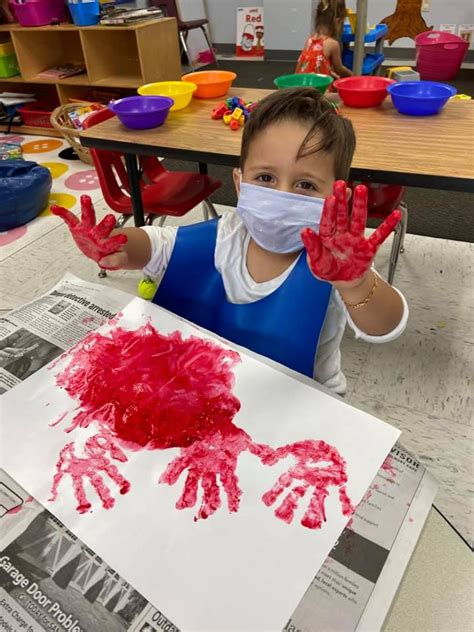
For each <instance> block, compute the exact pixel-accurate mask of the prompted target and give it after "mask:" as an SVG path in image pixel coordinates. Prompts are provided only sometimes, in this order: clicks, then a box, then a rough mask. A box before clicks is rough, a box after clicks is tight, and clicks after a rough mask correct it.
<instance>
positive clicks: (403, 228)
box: [388, 202, 408, 285]
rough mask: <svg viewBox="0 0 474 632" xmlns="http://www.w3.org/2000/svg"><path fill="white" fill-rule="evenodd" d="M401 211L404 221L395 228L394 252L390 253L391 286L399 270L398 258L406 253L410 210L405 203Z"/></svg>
mask: <svg viewBox="0 0 474 632" xmlns="http://www.w3.org/2000/svg"><path fill="white" fill-rule="evenodd" d="M400 211H401V212H402V219H401V221H400V223H399V224H398V225H397V227H396V228H395V231H394V235H393V242H392V250H391V252H390V266H389V268H388V282H389V283H390V285H392V284H393V279H394V277H395V270H396V269H397V263H398V257H399V255H400V253H401V252H404V248H403V241H404V239H405V234H406V232H407V224H408V208H407V206H406V204H404V203H403V202H402V203H401V204H400Z"/></svg>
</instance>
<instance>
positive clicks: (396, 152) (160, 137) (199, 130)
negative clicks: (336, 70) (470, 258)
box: [81, 88, 474, 191]
mask: <svg viewBox="0 0 474 632" xmlns="http://www.w3.org/2000/svg"><path fill="white" fill-rule="evenodd" d="M270 92H271V91H270V90H258V89H246V88H235V89H232V90H231V91H230V93H229V96H240V97H242V98H244V99H246V100H252V101H254V100H259V99H262V98H263V97H264V96H266V95H267V94H270ZM220 101H222V99H193V100H192V102H191V104H190V106H189V107H187V108H185V109H184V110H179V111H177V112H172V113H171V114H170V115H169V117H168V119H167V121H166V123H165V125H164V126H163V127H160V128H157V129H151V130H141V131H136V130H128V129H126V128H125V127H123V126H122V125H121V123H120V122H119V121H118V119H117V118H113V119H110V120H108V121H105V122H104V123H101V124H99V125H97V126H94V127H93V128H91V129H89V130H87V131H85V132H83V133H82V134H81V141H82V143H83V145H85V146H87V147H97V148H102V149H116V150H117V151H121V152H124V153H132V154H155V155H159V156H161V157H164V158H174V159H177V160H190V161H194V162H202V163H210V164H221V165H229V166H236V165H237V164H238V157H239V154H240V142H241V136H242V133H241V131H236V132H233V131H231V130H230V129H229V128H227V127H226V126H225V125H224V124H223V122H222V121H215V120H212V119H211V112H212V109H213V108H214V107H215V105H216V104H217V103H219V102H220ZM341 113H342V115H343V116H347V117H348V118H350V119H351V121H352V123H353V125H354V128H355V131H356V136H357V149H356V153H355V156H354V161H353V163H352V172H351V177H352V178H354V179H358V180H361V179H365V180H370V181H374V182H386V183H395V184H403V185H405V186H419V187H427V188H433V189H448V190H458V191H474V101H451V102H449V103H448V104H447V106H446V107H445V108H444V110H443V111H442V112H441V113H440V114H439V115H437V116H428V117H411V116H403V115H401V114H399V113H398V112H397V111H396V110H395V108H394V107H393V105H392V103H391V101H390V99H389V98H387V99H386V100H385V102H384V103H383V105H382V106H380V107H377V108H367V109H356V108H348V107H344V106H342V107H341Z"/></svg>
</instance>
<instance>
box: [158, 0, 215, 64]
mask: <svg viewBox="0 0 474 632" xmlns="http://www.w3.org/2000/svg"><path fill="white" fill-rule="evenodd" d="M152 4H153V6H155V7H159V8H160V9H162V10H163V12H164V14H165V15H166V16H168V17H170V18H176V20H177V21H178V31H179V39H180V40H181V45H182V47H183V49H184V52H185V53H186V57H187V58H188V62H189V65H190V66H191V68H192V69H193V70H194V65H193V60H192V59H191V55H190V54H189V49H188V35H189V31H193V30H194V29H201V31H202V32H203V34H204V37H205V38H206V42H207V45H208V46H209V49H210V51H211V52H212V56H213V57H214V61H215V63H216V66H219V64H218V62H217V57H216V54H215V52H214V47H213V45H212V42H211V41H210V39H209V35H208V33H207V31H206V29H205V26H206V24H209V20H207V19H206V18H202V19H201V20H188V21H183V20H181V18H180V15H179V8H178V6H177V4H176V0H152Z"/></svg>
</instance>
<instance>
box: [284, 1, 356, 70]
mask: <svg viewBox="0 0 474 632" xmlns="http://www.w3.org/2000/svg"><path fill="white" fill-rule="evenodd" d="M345 16H346V5H345V2H344V0H342V1H341V0H321V1H320V2H319V4H318V7H317V9H316V20H315V29H314V30H315V32H314V33H313V35H311V36H310V37H309V38H308V39H307V40H306V43H305V46H304V49H303V50H302V52H301V55H300V56H299V58H298V63H297V65H296V72H297V73H306V72H315V73H317V74H320V75H330V76H332V77H335V78H336V79H338V78H339V77H351V76H352V72H351V71H350V70H349V68H346V67H345V66H344V64H343V63H342V59H341V46H340V44H339V41H338V37H339V36H340V33H341V32H342V28H343V25H344V18H345Z"/></svg>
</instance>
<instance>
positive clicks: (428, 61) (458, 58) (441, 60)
mask: <svg viewBox="0 0 474 632" xmlns="http://www.w3.org/2000/svg"><path fill="white" fill-rule="evenodd" d="M415 44H416V69H417V70H418V72H419V73H420V76H421V78H422V79H428V80H431V81H448V80H450V79H454V78H455V76H456V75H457V73H458V72H459V69H460V68H461V64H462V62H463V60H464V57H465V55H466V53H467V49H468V48H469V44H468V42H466V40H464V39H463V38H462V37H459V36H458V35H454V34H453V33H447V32H445V31H427V32H426V33H420V35H417V36H416V38H415Z"/></svg>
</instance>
